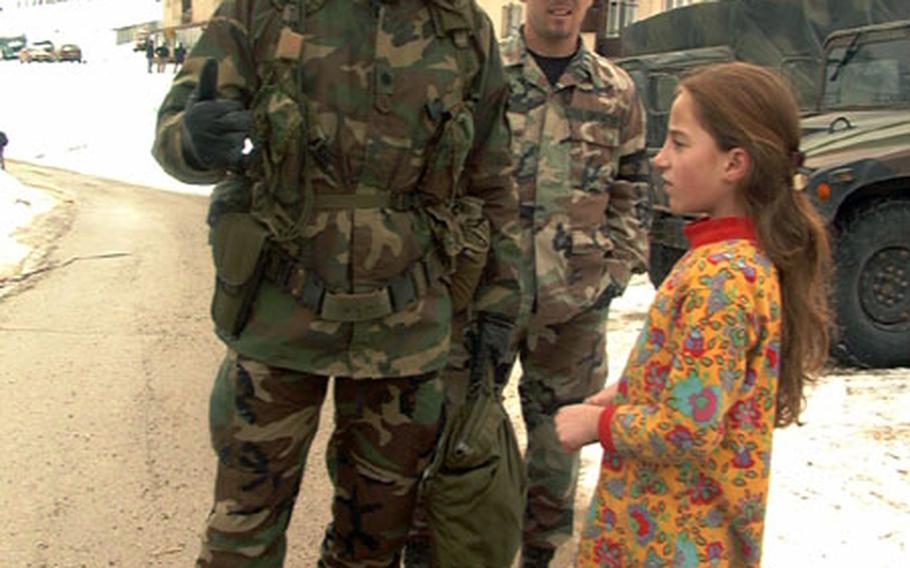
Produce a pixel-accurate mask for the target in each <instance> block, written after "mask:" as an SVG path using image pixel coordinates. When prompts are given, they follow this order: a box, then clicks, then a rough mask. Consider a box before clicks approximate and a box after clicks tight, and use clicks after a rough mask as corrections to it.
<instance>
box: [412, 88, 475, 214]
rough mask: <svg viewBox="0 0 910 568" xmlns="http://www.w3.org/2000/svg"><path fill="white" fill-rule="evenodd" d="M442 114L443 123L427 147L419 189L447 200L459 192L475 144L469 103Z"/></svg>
mask: <svg viewBox="0 0 910 568" xmlns="http://www.w3.org/2000/svg"><path fill="white" fill-rule="evenodd" d="M442 113H443V114H444V115H446V122H445V123H444V124H443V125H442V132H441V133H440V134H439V138H438V139H437V140H436V142H435V143H434V144H433V146H432V147H431V149H430V152H429V155H428V157H427V164H426V169H425V170H424V173H423V177H422V179H421V182H420V191H421V192H422V193H425V194H427V195H431V196H433V197H435V198H437V199H438V200H439V201H440V202H442V203H449V202H450V201H451V200H452V198H453V197H454V196H455V195H457V194H458V183H459V181H460V180H461V175H462V173H463V172H464V165H465V162H466V161H467V158H468V154H469V153H470V152H471V148H472V146H473V145H474V116H473V113H472V112H471V105H470V104H468V103H465V102H463V101H459V102H458V103H456V104H455V105H454V106H453V107H452V108H450V109H448V110H443V111H442Z"/></svg>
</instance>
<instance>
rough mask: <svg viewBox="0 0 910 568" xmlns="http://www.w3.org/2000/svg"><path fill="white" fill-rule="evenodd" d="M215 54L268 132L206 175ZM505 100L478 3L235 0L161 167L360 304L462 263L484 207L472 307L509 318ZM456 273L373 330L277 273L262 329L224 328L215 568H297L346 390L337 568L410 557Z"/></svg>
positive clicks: (339, 435) (171, 102)
mask: <svg viewBox="0 0 910 568" xmlns="http://www.w3.org/2000/svg"><path fill="white" fill-rule="evenodd" d="M298 6H304V7H305V9H304V10H301V11H300V12H299V13H298V14H295V13H294V12H293V8H295V7H298ZM285 8H291V9H285ZM298 16H299V17H298ZM209 58H212V59H215V60H216V61H217V63H218V94H217V96H218V97H219V98H228V99H233V100H238V101H241V102H242V103H243V104H244V106H245V107H247V108H249V109H250V110H251V112H252V114H253V117H254V124H255V131H254V133H253V136H252V139H253V142H254V146H255V151H254V152H253V154H252V157H251V161H250V167H249V168H248V169H246V170H245V172H244V174H243V175H235V174H228V173H227V172H224V171H214V170H212V171H199V170H195V169H194V168H193V167H192V166H191V164H190V163H188V162H187V160H186V159H185V156H184V154H183V140H182V139H181V138H182V136H183V133H182V130H181V128H182V124H181V119H182V116H183V110H184V108H185V105H186V102H187V100H188V98H189V96H190V94H191V93H192V92H193V90H194V88H195V87H196V85H197V82H198V75H199V72H200V70H201V68H202V66H203V64H204V63H205V61H206V60H207V59H209ZM507 97H508V90H507V85H506V82H505V77H504V74H503V72H502V68H501V64H500V59H499V55H498V50H497V45H496V43H495V41H494V39H493V32H492V26H491V24H490V21H489V19H488V18H487V17H486V16H485V15H484V14H483V12H482V11H481V10H480V9H479V8H478V7H477V5H476V4H475V3H474V1H473V0H397V1H395V2H385V1H382V2H377V1H372V0H306V1H305V2H287V1H284V0H226V1H224V2H222V3H221V4H220V5H219V7H218V9H217V11H216V13H215V15H214V16H213V18H212V19H211V21H210V22H209V24H208V26H207V28H206V30H205V31H204V32H203V34H202V36H201V38H200V40H199V42H198V43H197V44H196V45H195V46H194V48H193V50H192V52H191V53H190V54H189V56H188V57H187V60H186V62H185V64H184V66H183V67H182V69H181V70H180V72H179V73H178V75H177V76H176V78H175V80H174V84H173V86H172V88H171V90H170V92H169V93H168V94H167V96H166V98H165V100H164V102H163V104H162V105H161V108H160V111H159V117H158V128H157V136H156V141H155V145H154V149H153V152H154V155H155V157H156V158H157V160H158V161H159V163H161V164H162V166H163V167H164V168H165V169H166V170H167V171H168V172H169V173H171V174H172V175H174V176H175V177H177V178H178V179H181V180H183V181H185V182H189V183H217V184H218V185H217V186H216V189H215V191H214V192H213V195H212V207H211V210H210V214H209V222H210V223H212V224H216V225H217V224H218V223H219V222H220V221H219V219H224V217H221V214H222V213H224V212H225V211H233V212H238V211H239V212H244V211H249V213H250V215H251V216H252V217H253V218H254V219H256V220H257V221H259V222H260V223H261V224H262V225H264V226H265V227H267V228H268V229H269V231H270V233H271V236H272V238H273V241H274V243H276V246H280V248H281V249H282V252H283V253H284V254H286V255H288V256H291V257H293V258H294V260H295V262H297V263H298V264H300V265H305V266H306V269H307V270H308V271H311V273H313V274H315V275H316V276H317V277H318V278H319V280H320V281H321V282H322V283H323V284H324V290H326V291H328V292H331V293H333V294H338V295H347V296H348V297H353V298H355V299H358V300H359V298H361V297H367V296H369V297H376V296H377V292H378V293H379V295H381V293H382V292H383V291H387V290H389V286H390V285H389V284H387V282H388V281H389V280H390V279H393V278H396V277H399V276H400V275H402V274H410V273H409V272H408V271H410V270H412V269H413V268H414V267H415V266H421V265H420V264H419V262H422V261H423V260H424V259H427V258H429V257H431V256H434V255H435V256H441V257H445V258H443V259H442V261H441V262H444V261H445V260H446V258H447V259H448V262H449V264H448V265H446V266H448V267H449V268H450V269H451V265H452V264H453V259H454V258H455V257H456V256H457V254H458V253H459V250H460V249H459V246H460V242H459V240H458V238H457V237H458V235H457V227H454V226H453V225H454V223H453V220H452V219H453V215H454V212H453V210H454V204H455V203H457V202H458V199H459V198H460V197H461V196H468V197H474V198H477V199H479V200H481V201H482V203H483V207H482V211H483V215H484V216H485V217H486V218H487V220H488V221H489V223H490V225H491V228H492V232H493V237H492V239H491V240H492V242H491V252H490V261H489V263H488V264H487V267H486V270H485V271H484V278H483V280H482V281H481V283H480V286H479V288H478V290H477V292H476V294H475V297H474V303H475V305H476V307H477V309H479V310H484V311H488V312H492V313H495V314H498V315H499V316H500V317H502V318H505V319H507V320H515V319H516V317H517V315H518V312H519V308H520V298H519V278H518V271H517V265H518V263H519V262H520V250H519V248H518V225H517V205H518V201H517V192H516V188H515V184H514V181H513V180H512V177H511V156H510V148H509V131H508V124H507V122H506V117H505V104H506V102H507ZM320 203H321V204H322V205H320ZM327 203H329V204H332V205H326V204H327ZM365 203H372V205H370V206H367V205H365ZM339 204H341V206H339ZM409 204H410V205H409ZM224 226H227V225H224ZM435 256H434V258H435ZM445 278H448V276H447V275H446V273H443V279H442V280H437V279H435V278H434V279H433V280H431V281H430V282H429V283H426V282H425V283H424V286H423V288H424V289H421V290H419V292H420V294H419V295H418V296H417V299H416V301H414V302H412V303H408V304H406V305H405V306H404V307H403V308H402V309H398V310H397V311H394V312H393V313H391V314H389V315H383V316H381V317H374V318H372V319H369V318H364V319H362V320H360V321H330V320H329V319H327V318H326V317H323V316H324V315H325V314H324V312H323V311H322V309H321V308H311V307H307V306H305V305H304V304H303V303H301V302H298V301H297V300H295V298H294V297H292V295H291V294H290V293H288V291H287V290H286V288H285V287H282V286H279V285H277V284H275V283H273V282H272V281H271V280H268V279H263V280H262V282H261V284H260V285H259V287H258V289H257V290H256V296H255V302H254V304H253V308H252V313H251V315H250V319H249V321H248V323H247V324H246V327H245V328H243V330H242V331H241V332H240V333H239V336H237V337H231V336H227V335H221V338H222V340H224V341H225V343H226V344H227V345H228V347H229V350H230V351H229V356H228V359H227V360H226V362H225V364H224V366H223V367H222V369H221V371H220V372H219V375H218V379H217V380H216V385H215V388H214V391H213V394H212V405H211V408H212V423H211V429H212V437H213V445H214V448H215V451H216V453H217V454H218V458H219V466H218V479H217V485H216V501H215V506H214V508H213V511H212V514H211V516H210V518H209V521H208V528H207V530H206V536H205V539H204V545H203V551H202V554H201V556H200V559H199V564H200V565H202V566H208V565H219V566H224V565H230V566H280V565H281V563H282V559H283V557H284V549H285V546H286V545H285V536H284V534H285V529H286V527H287V523H288V520H289V518H290V514H291V510H292V508H293V505H294V501H295V498H296V495H297V492H298V489H299V487H300V483H301V472H302V471H303V464H304V463H305V460H306V456H307V454H308V449H309V446H310V444H311V443H312V439H313V436H314V434H315V431H316V421H317V417H318V415H319V408H320V406H321V404H322V401H323V398H324V396H325V392H326V388H327V387H326V381H327V380H328V377H330V376H334V377H335V378H336V381H335V383H334V384H335V407H336V420H335V431H334V433H333V436H332V441H331V446H330V448H329V452H328V453H329V455H330V459H329V461H330V474H331V479H332V482H333V484H334V486H335V501H334V505H333V510H332V513H333V522H332V524H331V526H330V527H329V528H328V530H327V536H326V539H325V541H324V543H323V550H322V560H321V565H324V566H358V567H369V566H391V565H395V564H397V561H398V560H397V559H398V554H399V549H400V548H401V546H402V545H403V542H404V537H405V535H406V531H407V528H408V524H409V522H410V519H411V515H412V511H413V508H414V499H415V492H416V484H417V481H418V479H419V477H420V475H421V474H422V472H423V470H424V469H425V468H426V466H427V464H428V463H429V456H430V454H431V452H432V449H433V446H434V444H435V441H436V438H437V437H438V434H439V430H440V417H441V408H442V404H443V393H442V388H441V384H440V381H439V379H438V374H439V371H440V370H441V368H442V367H443V366H444V365H445V363H446V359H447V355H448V351H449V336H450V332H449V327H450V321H451V318H452V308H451V298H450V293H449V289H448V286H447V282H446V281H445ZM403 441H405V443H402V442H403Z"/></svg>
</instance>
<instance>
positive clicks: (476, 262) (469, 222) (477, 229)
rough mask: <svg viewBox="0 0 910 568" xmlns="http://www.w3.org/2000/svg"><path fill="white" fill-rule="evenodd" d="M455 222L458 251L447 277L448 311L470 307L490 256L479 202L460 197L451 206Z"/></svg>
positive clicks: (487, 237) (486, 229) (485, 227)
mask: <svg viewBox="0 0 910 568" xmlns="http://www.w3.org/2000/svg"><path fill="white" fill-rule="evenodd" d="M455 221H456V223H457V224H458V225H459V227H460V229H461V235H462V248H461V251H460V252H459V253H458V256H456V257H455V271H454V272H453V273H452V277H451V291H452V311H453V312H454V313H458V312H460V311H462V310H464V309H465V308H467V307H468V305H469V304H470V303H471V300H473V299H474V293H475V291H476V290H477V285H478V284H479V283H480V277H481V276H482V274H483V269H484V267H485V266H486V264H487V256H489V252H490V221H489V220H488V219H487V218H486V217H484V216H483V200H481V199H479V198H477V197H469V196H463V197H460V198H458V200H457V201H456V202H455Z"/></svg>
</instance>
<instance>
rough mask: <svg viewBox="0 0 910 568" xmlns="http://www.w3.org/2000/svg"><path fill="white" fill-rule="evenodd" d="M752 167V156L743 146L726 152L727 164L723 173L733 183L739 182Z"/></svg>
mask: <svg viewBox="0 0 910 568" xmlns="http://www.w3.org/2000/svg"><path fill="white" fill-rule="evenodd" d="M751 169H752V156H750V155H749V152H746V150H744V149H743V148H739V147H737V148H733V149H732V150H730V151H729V152H727V164H726V167H725V169H724V174H725V175H726V177H727V180H728V181H731V182H733V183H736V182H739V181H740V180H742V179H744V178H745V177H746V176H747V175H749V170H751Z"/></svg>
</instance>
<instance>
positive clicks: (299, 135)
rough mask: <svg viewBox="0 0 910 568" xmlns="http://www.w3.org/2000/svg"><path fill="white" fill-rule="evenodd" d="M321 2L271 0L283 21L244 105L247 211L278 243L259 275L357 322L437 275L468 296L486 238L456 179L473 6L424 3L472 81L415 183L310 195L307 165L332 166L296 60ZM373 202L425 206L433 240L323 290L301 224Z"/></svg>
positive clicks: (472, 53)
mask: <svg viewBox="0 0 910 568" xmlns="http://www.w3.org/2000/svg"><path fill="white" fill-rule="evenodd" d="M324 2H325V0H288V1H286V2H280V1H274V0H273V4H276V8H278V7H280V8H281V18H282V22H283V28H282V31H281V36H280V38H279V40H278V45H277V50H276V59H275V61H272V62H269V63H268V64H266V65H265V66H264V69H263V71H262V72H261V77H262V82H261V88H260V89H259V91H258V92H257V94H256V97H255V98H254V100H253V102H252V104H251V108H252V111H253V116H254V124H255V134H254V145H255V146H256V147H257V156H256V157H255V158H254V159H253V160H252V168H251V172H250V174H251V177H252V178H253V179H254V180H255V184H254V187H253V196H252V207H251V211H252V215H253V217H255V218H256V219H257V220H258V221H259V222H260V223H262V224H263V225H265V226H266V227H267V228H268V230H269V233H270V235H271V240H272V241H273V244H274V245H277V246H272V247H271V249H270V252H269V254H268V255H267V256H268V258H267V259H266V262H265V269H264V271H265V276H266V277H267V278H269V279H270V280H272V281H273V282H274V283H276V284H278V285H279V286H280V287H282V288H284V289H285V290H286V291H288V292H289V293H291V294H292V295H293V296H294V297H295V298H296V299H297V300H298V301H299V302H301V303H302V304H304V305H306V306H308V307H310V308H311V309H313V310H314V311H316V312H317V313H318V314H319V316H320V318H321V319H325V320H329V321H364V320H370V319H376V318H380V317H384V316H386V315H389V314H391V313H394V312H397V311H400V310H402V309H405V308H407V307H409V306H410V305H412V304H413V303H414V302H416V301H417V300H419V298H420V297H421V296H422V295H423V294H424V293H425V292H426V291H427V289H428V288H429V287H430V286H432V285H433V284H434V283H435V282H436V281H437V280H440V279H446V280H447V281H448V283H449V287H450V290H451V293H452V298H453V306H454V310H455V311H460V310H461V309H463V308H464V307H465V306H467V305H468V303H469V302H470V300H471V298H473V294H474V291H475V289H476V286H477V283H478V281H479V279H480V275H481V272H482V270H483V266H484V265H485V263H486V257H487V254H488V250H489V246H490V229H489V223H488V221H487V220H486V219H485V218H484V217H483V215H482V210H483V202H482V200H480V199H478V198H475V197H469V196H465V195H463V189H462V187H463V183H464V182H463V180H462V179H461V178H462V171H463V166H464V163H465V161H466V159H467V155H468V153H469V152H470V149H471V146H472V145H473V137H474V132H473V115H472V111H473V106H474V105H475V104H476V103H477V101H478V100H479V99H480V76H481V73H480V61H481V53H482V51H481V48H480V46H479V45H478V41H477V38H476V36H475V33H474V30H475V25H476V23H477V21H476V18H477V17H478V15H477V14H476V13H475V6H474V4H473V2H469V1H465V0H427V2H426V5H427V8H428V10H429V13H430V17H431V19H432V22H433V26H434V31H435V34H436V36H437V37H438V38H441V39H442V38H450V40H451V41H452V43H453V45H454V46H455V47H456V50H455V57H456V62H457V65H458V69H459V73H460V74H461V75H462V76H463V77H472V78H473V80H471V81H465V92H464V94H463V97H462V98H463V100H464V104H461V105H459V106H457V107H456V108H455V109H453V110H452V112H451V116H449V117H448V120H446V121H445V122H444V125H443V126H442V129H441V132H440V133H439V135H438V136H437V137H436V139H435V140H434V143H433V145H432V147H431V148H432V149H431V150H430V151H429V153H428V156H427V160H426V163H425V164H424V171H423V173H422V174H421V178H420V182H419V183H418V186H417V191H416V192H410V193H398V192H392V191H385V192H382V193H378V194H376V193H369V194H358V193H353V194H351V193H345V194H326V193H318V194H317V193H315V192H314V190H313V188H312V183H311V179H310V175H309V172H308V168H311V167H317V166H320V167H331V164H330V163H329V162H330V160H331V155H330V152H329V149H328V144H327V140H328V139H327V137H326V136H325V134H324V133H322V132H320V131H319V128H318V121H317V120H316V119H315V117H314V116H313V115H312V114H311V113H312V109H311V106H310V105H309V104H308V102H307V99H306V96H305V95H304V93H303V89H302V84H303V81H302V77H301V73H302V71H303V68H304V66H303V65H302V64H301V63H300V62H301V61H303V53H304V50H305V49H306V45H305V42H304V35H303V32H304V31H305V30H306V20H307V16H308V15H310V14H313V13H315V12H316V11H317V10H319V9H320V8H321V7H322V5H323V3H324ZM275 112H280V113H281V116H282V117H283V120H282V121H281V122H280V124H276V121H269V119H268V117H269V114H270V113H275ZM301 183H303V188H302V192H301V187H300V184H301ZM301 194H302V195H301ZM375 208H394V209H413V208H422V209H424V210H425V212H426V213H427V218H428V219H429V220H430V225H431V228H432V231H433V236H434V239H435V241H436V245H437V246H436V247H433V248H431V250H430V251H429V252H428V253H427V254H426V255H425V256H424V257H423V258H421V259H419V260H418V261H417V262H416V263H415V265H414V266H412V267H411V269H409V270H406V271H405V272H403V273H401V274H399V275H396V276H395V277H393V278H392V279H391V280H390V281H389V282H388V284H387V286H385V287H382V288H379V289H376V290H374V291H373V292H367V293H356V294H354V293H343V292H337V291H332V290H328V289H327V288H326V286H325V285H324V283H322V282H321V280H320V279H319V277H318V276H317V275H316V274H315V271H314V270H312V269H311V268H310V267H309V266H308V263H307V262H306V260H305V258H304V257H305V254H302V253H303V252H305V251H303V250H301V249H302V247H301V246H300V243H301V236H302V230H303V228H304V227H305V226H306V224H307V223H308V222H309V220H310V219H311V216H312V213H313V212H314V211H318V210H326V209H375Z"/></svg>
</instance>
